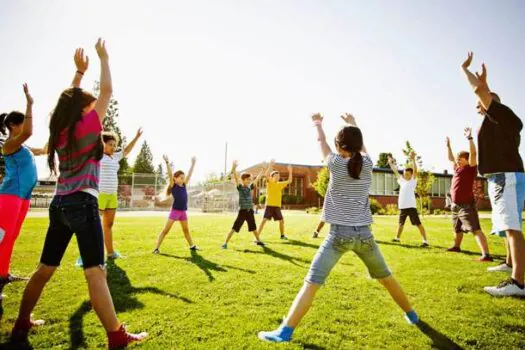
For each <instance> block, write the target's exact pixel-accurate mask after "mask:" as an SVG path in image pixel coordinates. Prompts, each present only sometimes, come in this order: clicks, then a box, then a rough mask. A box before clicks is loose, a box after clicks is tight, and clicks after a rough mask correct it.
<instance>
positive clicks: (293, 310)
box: [284, 282, 321, 328]
mask: <svg viewBox="0 0 525 350" xmlns="http://www.w3.org/2000/svg"><path fill="white" fill-rule="evenodd" d="M320 287H321V285H320V284H315V283H307V282H305V283H304V284H303V287H302V288H301V290H300V291H299V293H298V294H297V296H296V297H295V300H294V301H293V304H292V306H291V307H290V310H289V311H288V315H287V316H286V319H285V320H284V324H285V325H286V326H288V327H293V328H296V327H297V326H298V325H299V323H300V322H301V320H302V319H303V317H304V316H305V315H306V314H307V313H308V311H309V310H310V307H311V306H312V302H313V300H314V297H315V293H317V291H318V290H319V288H320Z"/></svg>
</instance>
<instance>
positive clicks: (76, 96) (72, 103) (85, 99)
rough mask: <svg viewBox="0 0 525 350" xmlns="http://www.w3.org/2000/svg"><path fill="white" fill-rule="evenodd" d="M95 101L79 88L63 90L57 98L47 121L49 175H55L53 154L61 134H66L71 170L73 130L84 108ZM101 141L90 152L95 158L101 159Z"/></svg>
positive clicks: (73, 144) (68, 160)
mask: <svg viewBox="0 0 525 350" xmlns="http://www.w3.org/2000/svg"><path fill="white" fill-rule="evenodd" d="M95 100H96V98H95V96H93V95H92V94H90V93H89V92H86V91H83V90H82V89H80V88H68V89H66V90H64V91H63V92H62V93H61V94H60V97H59V98H58V102H57V105H56V107H55V109H54V110H53V113H52V114H51V120H50V121H49V141H48V155H47V164H48V166H49V169H50V170H51V173H53V174H56V173H57V169H56V164H55V152H56V149H57V144H58V141H59V140H60V135H61V134H62V132H64V131H66V132H67V143H66V154H67V162H68V163H69V164H68V165H66V167H67V168H71V166H72V165H71V164H72V163H71V158H72V154H73V151H74V150H75V142H74V138H75V129H76V124H77V122H78V121H80V120H81V119H82V112H83V110H84V108H86V107H88V106H89V105H90V104H92V103H93V102H94V101H95ZM102 150H103V145H102V139H101V140H100V142H99V144H98V145H97V147H95V148H94V149H93V151H92V152H94V153H95V155H96V156H97V157H102Z"/></svg>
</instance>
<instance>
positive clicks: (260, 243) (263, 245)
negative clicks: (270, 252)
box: [255, 241, 266, 247]
mask: <svg viewBox="0 0 525 350" xmlns="http://www.w3.org/2000/svg"><path fill="white" fill-rule="evenodd" d="M255 244H257V245H258V246H259V247H265V246H266V244H264V242H262V241H257V242H255Z"/></svg>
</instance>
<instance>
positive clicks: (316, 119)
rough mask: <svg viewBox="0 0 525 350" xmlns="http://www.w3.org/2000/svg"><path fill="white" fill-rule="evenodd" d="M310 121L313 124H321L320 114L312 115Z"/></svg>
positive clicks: (321, 117)
mask: <svg viewBox="0 0 525 350" xmlns="http://www.w3.org/2000/svg"><path fill="white" fill-rule="evenodd" d="M312 121H313V122H314V124H318V125H321V123H322V122H323V116H322V115H321V113H315V114H314V115H312Z"/></svg>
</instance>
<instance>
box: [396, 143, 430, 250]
mask: <svg viewBox="0 0 525 350" xmlns="http://www.w3.org/2000/svg"><path fill="white" fill-rule="evenodd" d="M409 158H410V161H411V163H412V168H410V167H408V168H406V169H405V171H404V172H403V175H402V176H401V175H399V171H398V170H397V166H396V164H395V163H394V159H393V158H392V157H391V156H388V165H390V168H391V169H392V171H393V172H394V176H395V177H396V178H397V183H398V184H399V196H398V207H399V211H400V213H399V227H398V229H397V235H396V237H395V238H394V239H393V240H392V241H394V242H400V239H401V234H402V233H403V229H404V227H405V222H406V219H407V217H409V218H410V222H411V223H412V225H414V226H416V227H417V228H418V230H419V233H420V234H421V237H422V238H423V242H422V243H421V246H422V247H428V241H427V233H426V231H425V227H423V224H422V223H421V220H420V219H419V214H418V212H417V201H416V193H415V192H416V187H417V163H416V154H415V153H414V152H410V154H409Z"/></svg>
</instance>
